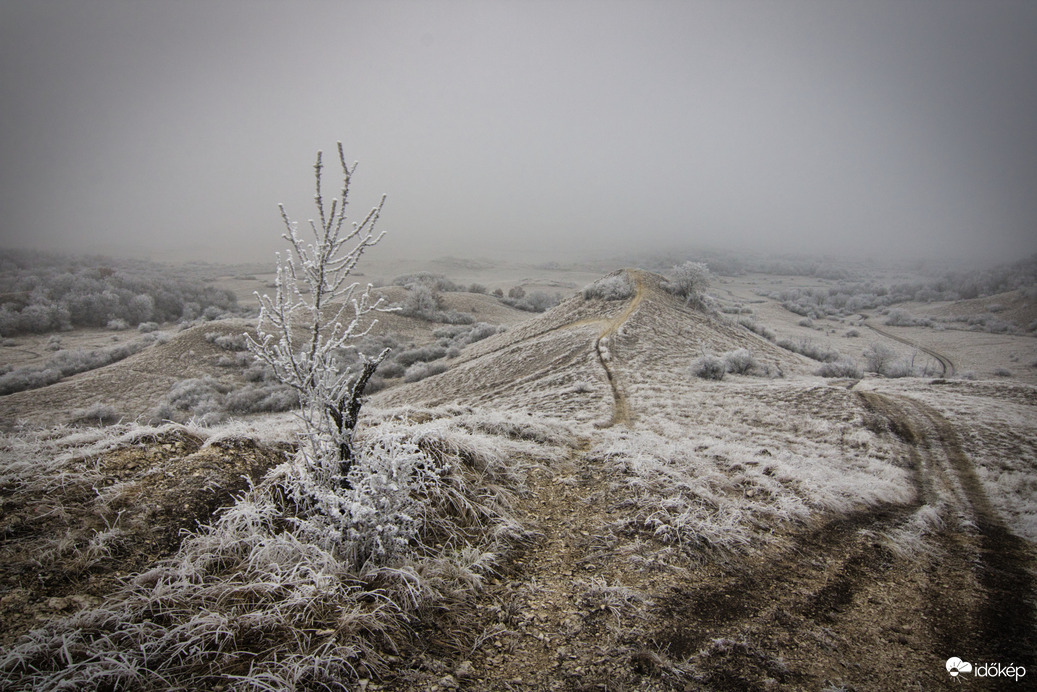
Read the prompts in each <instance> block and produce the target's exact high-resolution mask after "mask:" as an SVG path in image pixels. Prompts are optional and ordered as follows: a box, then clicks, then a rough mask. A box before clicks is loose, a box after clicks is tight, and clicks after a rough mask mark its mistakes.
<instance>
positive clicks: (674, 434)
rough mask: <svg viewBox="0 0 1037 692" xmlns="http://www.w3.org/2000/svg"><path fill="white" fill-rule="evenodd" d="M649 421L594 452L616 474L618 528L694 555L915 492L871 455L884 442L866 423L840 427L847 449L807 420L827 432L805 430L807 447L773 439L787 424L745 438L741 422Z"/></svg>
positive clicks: (609, 437)
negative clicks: (690, 430) (824, 514)
mask: <svg viewBox="0 0 1037 692" xmlns="http://www.w3.org/2000/svg"><path fill="white" fill-rule="evenodd" d="M651 423H652V427H653V428H655V431H645V430H639V431H637V432H636V433H631V432H627V431H615V430H609V431H606V432H605V433H603V434H602V435H601V439H600V440H599V441H598V443H597V444H596V445H595V447H594V448H593V449H592V450H591V452H590V454H591V455H592V457H593V458H595V459H599V460H600V461H601V462H602V463H604V464H606V465H607V467H608V468H611V469H612V470H613V472H614V473H615V477H616V479H617V480H616V481H614V483H613V494H614V496H616V497H617V498H620V499H618V500H617V501H616V503H615V507H614V509H616V510H622V512H623V515H622V516H623V518H621V519H618V520H616V522H615V523H614V524H613V530H614V531H617V532H621V533H635V534H636V533H645V534H648V535H651V536H653V537H655V538H656V539H658V540H662V541H663V542H665V543H668V544H672V545H674V546H677V547H678V548H679V549H680V550H682V551H684V552H686V553H687V554H689V555H690V556H693V557H694V556H701V555H702V554H703V553H710V552H719V553H732V552H741V551H745V550H748V549H750V548H751V547H753V546H756V545H758V544H760V543H762V542H766V541H768V540H770V538H771V537H772V535H773V533H774V532H775V531H776V530H778V529H780V527H781V526H783V525H788V524H790V523H796V522H802V521H805V520H807V518H808V517H810V516H811V515H813V514H815V513H818V512H847V511H851V510H853V509H855V508H861V507H867V506H872V505H878V504H882V503H885V502H905V501H908V500H910V499H911V497H912V496H913V492H914V491H913V489H912V488H911V485H910V482H909V479H908V476H907V473H906V471H905V470H904V469H903V468H900V467H899V466H898V465H895V464H891V463H889V461H888V460H887V459H883V458H882V457H881V456H879V455H875V454H873V453H871V448H872V447H876V448H879V449H881V448H883V447H885V446H887V443H884V442H883V441H881V440H879V439H878V438H877V437H876V436H875V435H874V434H873V433H871V432H870V431H868V430H866V429H865V428H864V427H863V423H862V421H861V420H859V419H858V420H857V421H855V422H852V423H851V424H849V425H847V426H845V428H844V430H843V431H841V432H839V435H840V436H841V437H842V439H843V442H842V445H841V447H842V449H839V448H838V447H835V448H833V446H829V444H826V442H825V440H824V439H823V435H824V434H825V433H827V434H828V435H831V434H832V433H836V432H837V431H838V429H837V426H831V425H820V424H819V423H817V422H813V423H812V424H811V423H810V422H806V421H805V423H807V425H809V426H811V427H815V426H816V427H817V428H822V427H823V428H825V431H824V432H822V431H821V430H820V429H818V430H817V431H816V433H817V434H816V435H815V434H810V433H808V434H805V435H802V437H803V438H805V439H804V442H806V443H807V444H808V445H809V446H810V447H811V448H812V449H811V450H810V451H809V452H808V451H807V450H805V449H802V448H801V449H796V448H789V447H787V446H784V445H781V444H775V443H776V442H777V439H776V438H777V437H778V436H780V432H781V431H780V428H779V429H777V430H770V431H766V430H765V431H764V432H763V434H762V435H761V434H757V435H755V436H745V437H743V436H742V435H741V434H740V431H739V430H738V428H739V427H740V426H737V425H732V426H730V427H728V426H725V425H723V424H713V425H709V426H707V427H705V428H704V429H703V428H695V429H694V432H693V433H692V434H688V432H687V428H685V427H684V426H681V425H677V424H674V423H670V422H667V421H665V420H662V419H653V420H652V421H651ZM755 425H759V424H758V423H757V424H755ZM754 427H755V426H754ZM761 427H762V426H761ZM775 427H777V426H775ZM804 432H806V431H804ZM776 433H777V434H776ZM803 446H807V445H801V447H803ZM771 450H774V451H771ZM810 452H813V453H810Z"/></svg>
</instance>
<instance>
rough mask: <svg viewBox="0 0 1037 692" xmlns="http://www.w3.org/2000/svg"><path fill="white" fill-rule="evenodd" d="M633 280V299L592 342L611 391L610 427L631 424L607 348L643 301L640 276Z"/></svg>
mask: <svg viewBox="0 0 1037 692" xmlns="http://www.w3.org/2000/svg"><path fill="white" fill-rule="evenodd" d="M633 279H634V297H633V298H631V299H630V302H629V303H628V304H627V307H626V308H625V309H624V310H623V312H621V313H619V314H618V315H616V316H615V317H614V318H613V319H611V320H609V321H607V322H603V324H604V328H603V329H602V330H601V333H600V334H598V338H597V340H596V341H595V342H594V350H595V352H596V353H597V354H598V362H599V363H601V367H602V368H603V369H604V370H605V377H606V378H607V379H608V382H609V387H610V388H611V389H612V420H610V421H609V424H608V425H609V426H610V427H611V426H613V425H628V426H629V425H630V424H631V423H632V422H633V419H632V418H631V413H630V404H629V403H628V402H627V398H626V395H625V394H624V393H623V387H622V386H621V385H620V383H619V376H618V373H617V372H616V369H615V368H614V367H613V365H612V351H611V349H610V348H609V345H610V344H611V342H612V337H613V336H615V334H616V333H617V332H618V331H619V329H620V327H622V326H623V324H624V323H625V322H626V321H627V320H628V319H629V318H630V316H631V315H632V314H634V311H635V310H636V309H637V306H638V305H640V304H641V301H642V300H643V299H644V280H643V279H642V277H641V276H640V274H634V276H633Z"/></svg>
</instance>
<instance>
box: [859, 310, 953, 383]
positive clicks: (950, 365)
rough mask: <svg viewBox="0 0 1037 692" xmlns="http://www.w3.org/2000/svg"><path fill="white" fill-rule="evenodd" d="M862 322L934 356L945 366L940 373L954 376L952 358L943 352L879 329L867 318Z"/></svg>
mask: <svg viewBox="0 0 1037 692" xmlns="http://www.w3.org/2000/svg"><path fill="white" fill-rule="evenodd" d="M861 317H864V315H861ZM861 324H862V325H864V326H865V327H867V328H868V329H870V330H871V331H873V332H875V333H876V334H881V335H882V336H884V337H886V338H888V339H893V341H899V342H900V343H902V344H905V345H907V346H910V347H911V348H917V349H918V350H919V351H921V352H922V353H925V354H926V355H928V356H932V357H933V358H935V359H936V360H937V362H939V363H940V367H942V368H943V372H942V373H940V376H941V377H954V363H953V362H952V361H951V359H950V358H948V357H947V356H945V355H943V354H942V353H940V352H938V351H934V350H933V349H931V348H926V347H925V346H920V345H919V344H917V343H915V342H914V341H911V340H910V339H905V338H903V337H900V336H897V335H896V334H890V333H889V332H887V331H886V330H885V329H879V328H878V327H875V326H872V324H871V323H869V322H868V320H867V318H865V319H863V320H862V321H861Z"/></svg>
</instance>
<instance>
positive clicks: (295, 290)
mask: <svg viewBox="0 0 1037 692" xmlns="http://www.w3.org/2000/svg"><path fill="white" fill-rule="evenodd" d="M338 156H339V162H340V164H341V166H342V191H341V193H340V195H339V197H338V198H336V199H332V200H331V206H330V208H327V207H326V206H325V203H324V193H323V189H322V171H323V160H322V153H321V152H317V163H316V164H315V165H314V177H315V178H316V194H315V196H314V200H315V202H316V205H317V213H318V218H317V219H316V220H312V219H311V220H310V221H309V226H310V230H311V231H312V232H313V237H314V240H313V242H307V241H304V240H303V238H302V237H300V235H299V233H298V224H297V223H296V222H294V221H292V220H291V219H290V218H289V217H288V213H287V212H286V211H285V208H284V205H279V207H280V209H281V219H282V220H283V221H284V224H285V228H286V229H287V232H286V233H285V234H284V236H283V237H284V238H285V240H287V241H288V242H289V243H290V244H291V247H290V253H287V255H286V256H284V257H282V256H281V253H278V258H277V282H276V289H277V291H276V294H275V295H274V297H273V298H271V297H270V296H269V295H262V296H259V294H258V293H257V296H258V297H259V302H260V312H259V322H258V325H257V328H256V332H257V334H258V339H253V338H252V337H251V336H248V345H249V350H251V351H252V353H253V354H254V355H255V357H256V358H257V359H258V360H260V361H262V362H264V363H266V364H267V365H269V366H270V367H271V368H272V369H273V371H274V373H275V374H276V376H277V378H278V379H279V380H280V381H281V382H283V383H284V384H286V385H288V386H290V387H292V388H294V389H295V390H297V391H298V392H299V401H300V407H301V413H302V417H303V420H304V421H305V422H306V430H307V438H308V442H309V454H308V456H307V460H308V462H309V463H310V464H311V465H312V467H313V470H314V471H315V472H317V474H318V476H319V477H321V478H323V479H324V480H325V481H327V482H329V483H333V482H335V481H337V483H338V485H339V486H340V487H348V485H349V484H348V481H347V476H348V474H349V470H350V468H351V467H352V463H353V447H352V440H353V430H354V428H355V427H356V424H357V419H358V418H359V415H360V408H361V405H362V400H363V394H364V388H365V387H366V386H367V382H368V380H369V379H370V378H371V376H372V375H373V374H374V372H375V370H376V369H377V368H378V364H379V363H380V362H381V361H382V359H384V358H385V356H386V355H387V354H388V352H389V349H385V350H384V351H382V352H381V354H379V355H378V356H377V357H375V358H368V357H366V356H364V355H360V356H359V360H358V361H354V362H352V363H347V362H344V361H343V360H342V355H341V354H342V352H343V351H342V349H343V347H345V346H346V345H347V344H348V343H349V342H351V341H353V340H355V339H359V338H360V337H362V336H364V335H365V334H367V333H368V332H369V331H370V330H371V327H373V326H374V324H375V321H376V320H374V319H373V318H371V317H370V313H372V312H375V311H385V310H388V309H391V308H383V307H382V299H381V298H377V299H372V296H371V288H372V286H371V285H370V284H368V285H366V286H365V287H363V288H361V286H360V284H359V283H358V282H355V281H350V275H351V274H352V273H353V270H354V269H355V267H356V265H357V263H358V262H359V261H360V257H361V255H363V253H364V251H365V250H367V249H368V248H369V247H371V246H373V245H375V244H377V243H378V242H379V241H380V240H381V239H382V237H383V236H384V235H385V232H384V231H382V232H380V233H378V234H377V235H376V234H375V226H376V224H377V222H378V218H379V216H380V215H381V212H382V206H383V205H384V204H385V199H386V197H385V195H382V198H381V200H380V201H379V202H378V205H377V206H375V207H374V208H372V209H371V211H369V212H368V213H367V215H366V216H365V217H364V218H363V220H362V221H360V222H359V223H358V222H352V223H349V224H347V223H346V205H347V203H348V199H349V184H350V181H351V179H352V177H353V173H354V172H355V171H356V166H357V164H356V163H355V162H354V163H353V167H352V168H350V167H349V166H348V165H346V158H345V154H344V153H343V150H342V143H341V142H339V143H338ZM304 287H305V290H303V288H304Z"/></svg>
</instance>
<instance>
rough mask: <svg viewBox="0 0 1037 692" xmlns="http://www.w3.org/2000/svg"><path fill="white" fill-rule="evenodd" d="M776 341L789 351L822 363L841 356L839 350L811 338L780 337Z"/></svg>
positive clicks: (832, 360)
mask: <svg viewBox="0 0 1037 692" xmlns="http://www.w3.org/2000/svg"><path fill="white" fill-rule="evenodd" d="M775 343H776V344H777V345H778V346H781V347H782V348H784V349H785V350H787V351H792V352H793V353H798V354H800V355H801V356H806V357H807V358H811V359H813V360H816V361H819V362H821V363H831V362H834V361H836V360H839V357H840V355H839V352H838V351H833V350H832V349H830V348H826V347H825V346H821V345H820V344H818V343H816V342H814V341H811V340H809V339H801V340H800V341H798V342H796V341H792V340H791V339H778V340H777V341H776V342H775Z"/></svg>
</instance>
